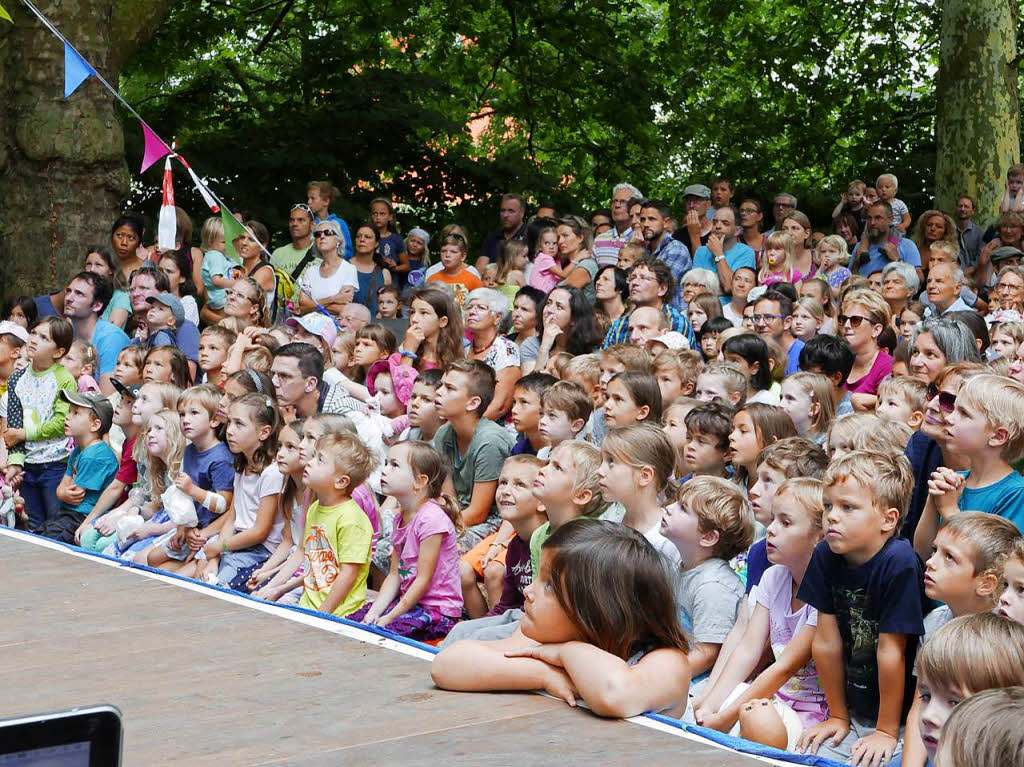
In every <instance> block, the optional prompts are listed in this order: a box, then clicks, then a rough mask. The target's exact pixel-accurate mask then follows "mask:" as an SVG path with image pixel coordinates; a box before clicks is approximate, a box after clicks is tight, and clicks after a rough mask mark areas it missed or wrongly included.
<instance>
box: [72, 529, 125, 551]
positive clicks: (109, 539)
mask: <svg viewBox="0 0 1024 767" xmlns="http://www.w3.org/2000/svg"><path fill="white" fill-rule="evenodd" d="M116 540H117V534H116V533H115V534H114V535H103V534H102V533H101V532H100V531H99V530H97V529H96V528H95V527H90V528H89V529H88V530H86V531H85V532H84V533H82V543H81V546H82V548H83V549H87V550H88V551H100V552H102V551H103V550H104V549H105V548H107V546H109V545H110V544H112V543H114V542H115V541H116Z"/></svg>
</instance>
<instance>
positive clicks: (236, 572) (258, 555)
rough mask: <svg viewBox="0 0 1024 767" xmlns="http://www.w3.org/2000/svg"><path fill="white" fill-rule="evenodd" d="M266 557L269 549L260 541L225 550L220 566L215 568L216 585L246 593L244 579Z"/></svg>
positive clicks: (247, 578)
mask: <svg viewBox="0 0 1024 767" xmlns="http://www.w3.org/2000/svg"><path fill="white" fill-rule="evenodd" d="M268 559H270V550H269V549H268V548H267V547H266V546H264V545H263V544H262V543H258V544H256V545H255V546H250V547H249V548H247V549H241V550H239V551H228V552H225V554H224V555H223V556H221V558H220V568H219V569H218V570H217V585H219V586H225V587H226V588H229V589H233V590H235V591H241V592H242V593H244V594H248V593H249V589H248V587H247V586H246V581H248V580H249V576H250V575H252V573H253V570H255V569H256V568H257V567H259V566H260V565H262V564H263V563H264V562H266V561H267V560H268Z"/></svg>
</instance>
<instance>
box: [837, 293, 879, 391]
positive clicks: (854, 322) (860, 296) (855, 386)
mask: <svg viewBox="0 0 1024 767" xmlns="http://www.w3.org/2000/svg"><path fill="white" fill-rule="evenodd" d="M889 319H890V316H889V304H887V303H886V301H885V299H884V298H882V297H881V296H880V295H878V293H876V292H875V291H873V290H863V289H861V290H851V291H850V292H849V293H847V294H846V295H845V296H844V298H843V306H842V311H841V312H840V314H839V317H837V318H836V330H837V332H838V333H839V335H841V336H842V337H843V338H845V339H846V342H847V343H848V344H849V345H850V348H851V349H852V350H853V357H854V360H853V369H852V370H850V375H849V377H848V378H847V381H846V390H847V391H849V392H850V394H851V402H852V404H853V407H854V409H855V410H871V409H872V408H874V406H875V402H876V400H877V399H878V397H877V394H878V384H880V383H881V382H882V379H884V378H885V377H886V376H887V375H889V374H890V373H892V357H891V356H889V354H888V352H886V351H885V350H884V349H882V347H881V345H880V343H879V339H880V336H881V335H882V331H884V330H885V329H886V328H887V327H889Z"/></svg>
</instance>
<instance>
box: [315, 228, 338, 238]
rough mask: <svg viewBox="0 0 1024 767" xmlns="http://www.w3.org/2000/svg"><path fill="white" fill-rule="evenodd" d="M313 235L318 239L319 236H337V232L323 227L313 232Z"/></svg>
mask: <svg viewBox="0 0 1024 767" xmlns="http://www.w3.org/2000/svg"><path fill="white" fill-rule="evenodd" d="M313 237H314V238H315V239H317V240H319V239H320V238H321V237H337V234H336V233H334V232H332V231H331V230H330V229H323V230H321V231H319V232H313Z"/></svg>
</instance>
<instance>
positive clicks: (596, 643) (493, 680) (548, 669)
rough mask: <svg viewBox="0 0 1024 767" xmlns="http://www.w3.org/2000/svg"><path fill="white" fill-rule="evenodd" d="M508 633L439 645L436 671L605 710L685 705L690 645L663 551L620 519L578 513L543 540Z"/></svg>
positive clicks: (445, 681)
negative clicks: (518, 619)
mask: <svg viewBox="0 0 1024 767" xmlns="http://www.w3.org/2000/svg"><path fill="white" fill-rule="evenodd" d="M525 594H526V604H525V607H524V615H523V620H522V623H521V625H520V628H519V629H518V630H517V631H516V633H515V634H513V635H512V636H511V637H509V638H508V639H501V640H496V641H493V642H479V641H473V640H465V641H462V642H456V643H455V644H453V645H452V646H451V647H448V648H446V649H444V650H442V651H441V653H440V654H439V655H438V656H437V657H436V658H435V659H434V662H433V666H432V668H431V677H432V678H433V680H434V683H435V684H436V685H437V686H438V687H441V688H443V689H446V690H459V691H466V692H483V691H492V690H493V691H497V690H545V691H546V692H548V693H549V694H551V695H553V696H554V697H556V698H559V699H561V700H564V701H565V702H566V703H568V704H569V705H571V706H575V705H576V699H577V697H579V698H582V699H583V702H584V703H586V704H587V706H588V707H589V708H590V710H591V711H593V712H594V713H595V714H598V715H599V716H608V717H630V716H636V715H638V714H641V713H643V712H645V711H657V712H661V713H665V714H667V715H669V716H679V715H681V714H682V713H683V710H684V709H685V707H686V690H687V688H688V687H689V683H690V669H689V664H688V662H687V657H686V653H687V650H688V644H687V641H686V637H685V636H684V634H683V631H682V628H681V627H680V625H679V621H678V618H677V617H676V613H675V609H674V607H673V599H672V589H671V587H670V585H669V580H668V576H667V574H666V571H665V567H664V565H663V563H662V559H661V556H660V555H659V554H658V553H657V552H656V551H655V550H654V547H652V546H651V545H650V544H649V543H648V542H647V541H646V540H645V539H644V537H643V536H642V535H641V534H640V533H638V532H636V531H635V530H631V529H629V528H627V527H624V526H622V525H619V524H616V523H613V522H603V521H598V520H590V519H578V520H576V521H574V522H572V523H571V524H568V525H564V526H563V527H561V528H559V529H558V530H556V531H555V533H554V534H553V535H552V536H551V537H550V538H548V540H547V541H546V543H545V544H544V548H543V550H542V554H541V567H540V572H539V573H538V574H537V577H536V578H535V580H534V581H533V583H531V584H530V585H529V586H527V587H526V592H525Z"/></svg>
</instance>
